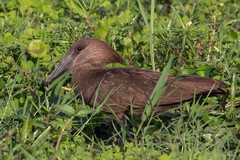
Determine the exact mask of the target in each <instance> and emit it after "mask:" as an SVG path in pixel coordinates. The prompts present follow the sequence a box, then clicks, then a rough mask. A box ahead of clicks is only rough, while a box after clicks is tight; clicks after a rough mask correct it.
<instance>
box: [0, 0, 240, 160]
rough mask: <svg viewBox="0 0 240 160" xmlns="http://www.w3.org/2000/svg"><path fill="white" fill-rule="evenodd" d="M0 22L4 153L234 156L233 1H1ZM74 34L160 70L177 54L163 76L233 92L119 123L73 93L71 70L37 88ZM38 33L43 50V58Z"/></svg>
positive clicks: (236, 63)
mask: <svg viewBox="0 0 240 160" xmlns="http://www.w3.org/2000/svg"><path fill="white" fill-rule="evenodd" d="M170 5H171V6H170ZM146 6H148V7H146ZM0 22H1V23H0V31H1V32H0V48H1V49H0V53H1V54H0V59H1V61H0V123H1V125H0V152H1V154H0V159H57V158H58V159H217V160H219V159H223V160H225V159H239V156H240V152H239V147H240V145H239V144H240V143H239V139H240V125H239V122H240V112H239V103H240V93H239V90H240V79H239V77H240V76H239V74H240V72H239V70H240V58H239V51H240V48H239V46H240V45H239V42H240V41H239V36H240V35H239V2H238V1H235V2H230V1H224V0H223V1H221V2H219V1H214V0H209V1H198V2H193V1H186V2H185V1H182V2H179V1H172V3H171V4H168V3H167V2H159V1H154V0H152V1H151V2H148V1H140V0H138V1H136V2H135V1H130V0H117V1H107V0H106V1H98V0H95V1H91V2H88V1H77V0H71V1H68V0H65V1H62V2H58V1H51V2H50V1H40V2H39V1H37V0H24V1H23V0H19V1H15V0H9V1H2V0H1V1H0ZM80 37H96V38H100V39H103V40H105V41H107V42H108V43H111V44H112V45H113V47H114V48H115V49H116V50H117V51H118V52H119V53H120V54H121V55H122V56H123V57H124V59H125V60H126V63H127V64H130V65H133V66H135V67H137V68H145V69H153V70H155V69H156V70H158V71H162V70H163V68H164V67H165V66H167V62H168V60H169V59H170V57H172V55H174V57H175V58H174V59H173V62H172V67H171V69H170V68H169V69H167V71H166V74H171V75H183V74H196V75H199V76H204V77H211V78H215V79H219V80H223V81H224V82H226V83H227V84H228V85H229V86H230V88H229V94H227V95H226V96H224V97H218V98H217V97H207V98H205V99H204V98H202V99H194V100H193V101H192V102H187V103H185V104H180V105H179V107H177V108H176V109H172V110H170V111H169V112H167V113H164V114H163V115H160V116H152V115H151V114H147V116H146V115H143V117H144V118H142V117H141V116H140V117H137V116H134V115H130V116H128V117H127V120H128V122H129V127H125V126H124V125H120V126H119V125H117V124H116V122H114V121H113V120H112V118H111V117H109V116H107V115H105V114H104V113H101V112H99V110H100V109H101V107H102V106H99V107H98V109H92V108H90V107H89V106H87V105H86V104H85V103H84V101H81V97H78V96H77V95H75V94H74V92H73V89H74V86H71V84H70V77H71V74H70V73H67V74H65V75H62V76H61V77H59V78H58V79H56V80H55V81H54V82H53V83H52V84H51V85H50V86H48V87H46V86H44V85H43V83H44V81H45V79H46V77H47V76H48V75H49V73H50V72H51V71H52V70H53V68H54V66H55V65H56V64H57V63H58V62H59V60H60V59H61V57H62V56H63V55H65V54H66V52H67V50H68V49H69V47H70V46H71V44H72V43H73V42H75V41H76V40H77V39H78V38H80ZM34 40H41V43H44V44H46V45H47V46H48V47H49V48H48V49H49V51H48V53H47V54H45V55H44V56H43V57H42V58H33V57H32V56H31V55H30V54H29V52H28V47H29V44H30V43H31V42H33V41H34ZM38 42H39V41H38ZM44 48H45V47H44ZM37 57H38V56H37ZM39 57H41V55H40V56H39ZM154 68H155V69H154ZM150 106H151V105H150ZM147 108H148V107H147ZM150 108H151V107H150Z"/></svg>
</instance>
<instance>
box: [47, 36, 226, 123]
mask: <svg viewBox="0 0 240 160" xmlns="http://www.w3.org/2000/svg"><path fill="white" fill-rule="evenodd" d="M109 63H123V59H122V57H121V56H120V55H119V54H118V53H117V52H116V51H115V50H114V49H113V48H112V47H111V46H110V45H109V44H107V43H106V42H103V41H101V40H98V39H95V38H82V39H80V40H78V41H77V42H75V43H74V44H73V45H72V47H71V48H70V50H69V51H68V54H67V55H66V56H65V57H64V58H63V59H62V61H61V62H60V64H59V65H58V66H57V67H56V68H55V69H54V71H53V72H52V73H51V74H50V76H49V77H48V78H47V80H46V84H48V83H50V82H51V81H52V80H53V79H55V78H56V77H58V76H59V75H61V74H62V73H64V72H66V71H68V70H71V71H72V73H73V75H72V84H73V85H74V86H75V93H76V94H81V95H82V97H83V99H84V101H85V103H86V104H88V105H90V106H92V107H97V106H98V105H99V104H100V103H101V102H102V101H103V100H104V99H105V98H106V97H107V96H109V98H108V99H107V100H106V102H105V104H104V107H103V108H102V111H103V112H106V113H108V114H110V115H113V112H114V113H115V115H117V116H118V118H120V119H122V118H123V116H124V115H128V114H130V112H131V109H132V111H133V113H134V114H136V115H140V114H142V113H143V111H144V108H145V105H146V103H147V102H148V100H149V97H150V95H151V93H152V91H153V89H154V87H155V85H156V83H157V81H158V79H159V77H160V76H161V73H159V72H154V71H150V70H143V69H137V68H106V67H105V66H106V64H109ZM175 79H176V77H171V76H170V77H168V80H167V84H166V85H168V87H167V89H166V90H165V91H164V93H163V95H162V96H161V97H160V99H159V102H158V103H157V104H158V105H157V106H155V107H154V109H155V112H156V113H161V112H163V111H166V110H167V109H170V108H173V107H174V106H176V105H178V104H179V103H181V102H184V101H188V100H191V99H193V98H194V97H199V96H204V95H205V96H206V95H207V94H208V93H209V92H211V93H210V95H216V94H223V93H225V92H224V91H223V90H221V88H226V87H227V85H226V84H225V83H224V82H222V81H219V80H214V79H211V78H203V77H199V76H194V75H191V76H185V77H182V78H180V79H179V80H175ZM174 80H175V81H174Z"/></svg>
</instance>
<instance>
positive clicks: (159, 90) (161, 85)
mask: <svg viewBox="0 0 240 160" xmlns="http://www.w3.org/2000/svg"><path fill="white" fill-rule="evenodd" d="M172 61H173V57H171V58H170V60H169V61H168V63H167V66H166V67H164V69H163V72H162V74H161V76H160V78H159V80H158V82H157V84H156V86H155V88H154V89H153V92H152V94H151V96H150V98H149V101H148V102H147V104H146V106H145V109H144V112H143V114H142V121H143V122H144V121H145V120H146V119H147V118H148V116H149V115H150V113H151V111H152V108H153V107H154V105H155V104H156V103H157V101H158V100H159V98H160V96H161V95H162V94H163V92H164V91H165V89H166V88H167V87H166V85H165V83H166V82H167V79H168V74H169V72H170V69H171V65H172Z"/></svg>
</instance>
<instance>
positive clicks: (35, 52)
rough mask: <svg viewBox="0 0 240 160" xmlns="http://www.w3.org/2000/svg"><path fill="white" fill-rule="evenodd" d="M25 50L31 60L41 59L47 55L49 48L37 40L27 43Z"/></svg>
mask: <svg viewBox="0 0 240 160" xmlns="http://www.w3.org/2000/svg"><path fill="white" fill-rule="evenodd" d="M27 50H28V53H29V54H30V55H31V56H32V57H33V58H42V57H43V56H45V55H46V54H47V52H48V50H49V46H48V45H47V44H45V43H43V42H42V40H39V39H37V40H33V41H31V42H30V43H29V45H28V48H27Z"/></svg>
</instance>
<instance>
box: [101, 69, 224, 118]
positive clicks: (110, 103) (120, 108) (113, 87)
mask: <svg viewBox="0 0 240 160" xmlns="http://www.w3.org/2000/svg"><path fill="white" fill-rule="evenodd" d="M101 74H102V73H101ZM160 75H161V74H160V73H158V72H153V71H146V70H141V69H133V68H131V69H129V68H125V69H108V70H106V71H105V74H104V77H103V79H102V81H101V82H100V84H99V87H98V93H99V94H98V98H97V99H98V103H100V102H102V101H103V99H104V98H105V97H106V96H109V98H108V100H107V101H106V103H105V106H107V107H106V108H105V109H104V110H105V111H106V112H112V111H114V113H116V114H117V113H128V114H129V112H131V110H133V112H134V113H135V114H141V113H142V112H143V110H144V107H145V105H146V103H147V101H148V100H149V97H150V95H151V93H152V91H153V89H154V87H155V85H156V83H157V81H158V79H159V77H160ZM166 85H167V89H166V90H165V92H164V93H163V95H162V97H161V98H160V100H159V102H158V104H157V105H158V108H159V109H158V111H159V112H162V111H165V110H166V109H168V108H171V106H176V104H178V103H181V102H184V101H187V100H190V99H192V98H193V97H194V96H196V97H198V96H200V95H206V94H208V92H209V91H212V93H214V92H217V91H219V92H220V90H219V87H224V83H222V82H221V81H217V80H213V79H210V78H203V77H198V76H186V77H180V78H176V77H169V78H168V80H167V83H166ZM131 104H132V105H131ZM111 110H112V111H111Z"/></svg>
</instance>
